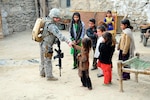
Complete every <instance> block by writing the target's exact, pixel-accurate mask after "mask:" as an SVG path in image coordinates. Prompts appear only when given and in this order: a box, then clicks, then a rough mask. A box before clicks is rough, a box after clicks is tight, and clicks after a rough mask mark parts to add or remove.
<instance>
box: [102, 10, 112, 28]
mask: <svg viewBox="0 0 150 100" xmlns="http://www.w3.org/2000/svg"><path fill="white" fill-rule="evenodd" d="M104 22H105V23H106V24H107V26H108V29H107V30H108V31H110V30H114V19H113V17H112V13H111V11H110V10H108V11H107V14H106V17H105V19H104Z"/></svg>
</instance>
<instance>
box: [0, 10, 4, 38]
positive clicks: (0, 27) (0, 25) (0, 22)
mask: <svg viewBox="0 0 150 100" xmlns="http://www.w3.org/2000/svg"><path fill="white" fill-rule="evenodd" d="M1 38H3V32H2V16H1V9H0V39H1Z"/></svg>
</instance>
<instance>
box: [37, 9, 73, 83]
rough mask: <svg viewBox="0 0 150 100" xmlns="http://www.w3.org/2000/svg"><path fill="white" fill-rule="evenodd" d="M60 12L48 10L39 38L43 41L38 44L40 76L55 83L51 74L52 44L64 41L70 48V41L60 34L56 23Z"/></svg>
mask: <svg viewBox="0 0 150 100" xmlns="http://www.w3.org/2000/svg"><path fill="white" fill-rule="evenodd" d="M60 15H61V13H60V10H59V9H57V8H53V9H52V10H50V13H49V16H48V18H47V19H46V20H47V21H46V22H45V26H44V29H43V32H42V34H40V35H39V36H42V37H43V41H42V42H41V43H40V48H41V50H40V56H41V65H40V66H39V67H40V76H41V77H46V78H47V80H51V81H56V80H58V79H57V78H55V77H54V76H53V74H52V61H51V60H52V55H53V44H54V43H56V40H58V39H59V40H60V41H65V42H66V43H67V44H68V45H69V46H71V44H72V43H71V41H70V40H69V39H67V38H66V37H65V36H63V35H62V34H61V32H60V31H59V29H58V27H57V26H56V23H57V22H59V20H60Z"/></svg>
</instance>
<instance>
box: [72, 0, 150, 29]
mask: <svg viewBox="0 0 150 100" xmlns="http://www.w3.org/2000/svg"><path fill="white" fill-rule="evenodd" d="M71 9H72V10H84V11H100V12H103V11H107V10H112V11H115V12H117V13H118V15H120V16H127V17H128V18H129V19H130V21H131V24H132V26H133V27H134V30H138V29H139V25H140V24H143V23H150V10H149V9H150V0H78V2H77V0H72V2H71Z"/></svg>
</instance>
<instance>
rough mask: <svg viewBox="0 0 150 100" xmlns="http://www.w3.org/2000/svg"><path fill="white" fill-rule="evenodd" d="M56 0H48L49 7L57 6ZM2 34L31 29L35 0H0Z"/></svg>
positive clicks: (34, 17)
mask: <svg viewBox="0 0 150 100" xmlns="http://www.w3.org/2000/svg"><path fill="white" fill-rule="evenodd" d="M57 1H58V0H48V5H49V9H51V8H53V7H58V2H57ZM0 10H1V16H2V29H3V35H4V36H6V35H9V34H12V33H13V32H20V31H25V30H31V29H32V28H33V25H34V23H35V20H36V18H37V17H36V8H35V0H1V1H0Z"/></svg>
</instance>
